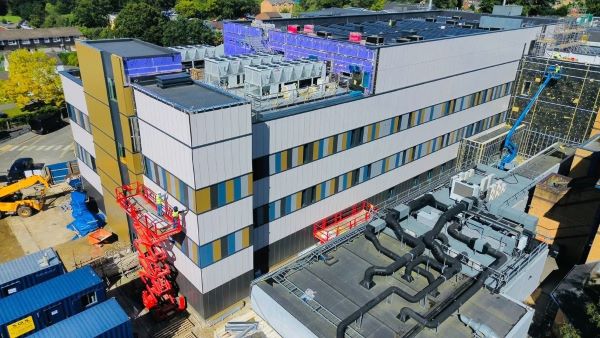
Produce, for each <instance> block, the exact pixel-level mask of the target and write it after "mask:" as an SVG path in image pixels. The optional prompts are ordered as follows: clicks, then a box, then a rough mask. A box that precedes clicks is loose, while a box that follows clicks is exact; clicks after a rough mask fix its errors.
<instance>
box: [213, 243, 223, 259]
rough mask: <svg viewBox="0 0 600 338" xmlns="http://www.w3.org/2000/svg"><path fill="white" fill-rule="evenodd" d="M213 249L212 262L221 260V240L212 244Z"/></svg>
mask: <svg viewBox="0 0 600 338" xmlns="http://www.w3.org/2000/svg"><path fill="white" fill-rule="evenodd" d="M212 247H213V262H216V261H218V260H221V257H222V256H221V239H220V238H219V239H217V240H215V241H214V242H213V243H212Z"/></svg>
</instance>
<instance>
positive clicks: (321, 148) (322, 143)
mask: <svg viewBox="0 0 600 338" xmlns="http://www.w3.org/2000/svg"><path fill="white" fill-rule="evenodd" d="M324 141H325V140H323V139H321V140H320V141H319V158H323V149H324V148H325V142H324Z"/></svg>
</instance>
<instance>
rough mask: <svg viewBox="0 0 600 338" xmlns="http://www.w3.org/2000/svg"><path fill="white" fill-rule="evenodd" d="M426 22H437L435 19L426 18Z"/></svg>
mask: <svg viewBox="0 0 600 338" xmlns="http://www.w3.org/2000/svg"><path fill="white" fill-rule="evenodd" d="M425 21H426V22H435V21H436V18H433V17H432V18H425Z"/></svg>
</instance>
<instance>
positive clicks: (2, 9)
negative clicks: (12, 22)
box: [0, 0, 8, 15]
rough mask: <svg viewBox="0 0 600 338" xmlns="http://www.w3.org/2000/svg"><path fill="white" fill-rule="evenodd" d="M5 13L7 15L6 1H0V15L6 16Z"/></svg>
mask: <svg viewBox="0 0 600 338" xmlns="http://www.w3.org/2000/svg"><path fill="white" fill-rule="evenodd" d="M7 13H8V2H7V0H0V15H6V14H7Z"/></svg>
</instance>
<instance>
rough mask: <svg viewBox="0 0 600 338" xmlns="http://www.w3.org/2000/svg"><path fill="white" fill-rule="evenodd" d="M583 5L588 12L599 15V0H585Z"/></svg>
mask: <svg viewBox="0 0 600 338" xmlns="http://www.w3.org/2000/svg"><path fill="white" fill-rule="evenodd" d="M585 7H587V10H588V13H591V14H594V16H600V0H586V1H585Z"/></svg>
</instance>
